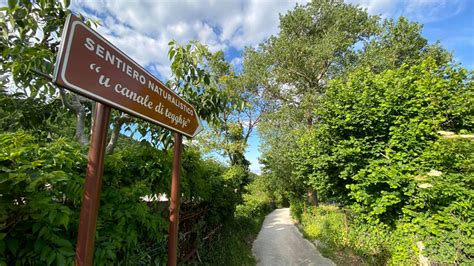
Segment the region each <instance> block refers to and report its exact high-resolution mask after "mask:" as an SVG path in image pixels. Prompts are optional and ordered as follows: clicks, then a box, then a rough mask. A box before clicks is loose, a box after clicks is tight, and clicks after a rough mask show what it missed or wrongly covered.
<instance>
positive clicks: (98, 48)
mask: <svg viewBox="0 0 474 266" xmlns="http://www.w3.org/2000/svg"><path fill="white" fill-rule="evenodd" d="M84 46H85V47H86V48H87V50H89V51H91V52H94V53H95V54H96V55H97V56H98V57H100V58H102V59H104V60H105V61H106V62H108V63H110V64H111V65H113V66H115V67H117V69H120V70H122V72H123V73H125V74H127V75H128V76H130V77H131V78H133V79H134V80H136V81H138V82H140V83H141V84H142V85H145V84H146V78H145V76H144V75H142V74H141V73H140V72H138V71H137V70H136V69H134V68H133V67H132V66H130V65H128V64H127V63H125V62H124V61H122V60H121V59H120V58H119V57H118V56H116V55H115V54H114V53H112V52H111V51H109V50H106V49H105V48H104V47H103V46H102V45H100V44H98V43H95V42H94V40H92V39H91V38H89V37H87V38H86V41H85V42H84Z"/></svg>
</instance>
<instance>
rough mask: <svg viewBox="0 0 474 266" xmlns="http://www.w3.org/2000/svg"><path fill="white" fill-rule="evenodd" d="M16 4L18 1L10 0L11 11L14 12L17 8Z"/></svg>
mask: <svg viewBox="0 0 474 266" xmlns="http://www.w3.org/2000/svg"><path fill="white" fill-rule="evenodd" d="M16 4H17V0H8V8H9V9H10V11H12V10H13V9H14V8H15V7H16Z"/></svg>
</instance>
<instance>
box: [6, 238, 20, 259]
mask: <svg viewBox="0 0 474 266" xmlns="http://www.w3.org/2000/svg"><path fill="white" fill-rule="evenodd" d="M19 246H20V241H18V239H10V240H7V248H8V249H9V250H10V252H11V253H12V254H13V255H15V254H16V252H17V251H18V247H19Z"/></svg>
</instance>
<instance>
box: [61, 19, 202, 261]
mask: <svg viewBox="0 0 474 266" xmlns="http://www.w3.org/2000/svg"><path fill="white" fill-rule="evenodd" d="M53 82H55V83H56V84H58V85H59V86H61V87H64V88H67V89H69V90H71V91H74V92H77V93H79V94H81V95H83V96H85V97H87V98H91V99H93V100H96V101H97V102H98V103H97V113H96V116H95V120H94V125H93V128H92V136H91V144H90V147H89V157H88V164H87V174H86V180H85V188H84V197H83V203H82V207H81V216H80V222H79V232H78V238H77V246H76V264H77V265H92V260H93V252H94V238H95V230H96V222H97V215H98V210H99V203H100V188H101V180H102V174H103V170H104V155H105V143H106V139H107V129H108V126H109V118H110V111H111V108H110V107H113V108H116V109H119V110H121V111H123V112H126V113H128V114H130V115H133V116H136V117H139V118H142V119H145V120H147V121H149V122H151V123H154V124H157V125H160V126H163V127H165V128H167V129H169V130H172V131H174V132H175V144H174V159H173V175H172V189H171V194H170V195H171V205H170V233H169V240H168V242H169V244H168V247H169V252H168V255H169V259H168V265H176V253H177V234H178V223H179V204H180V203H179V194H180V192H179V174H180V172H179V170H180V167H181V149H182V147H181V146H182V135H185V136H188V137H194V136H195V135H196V134H197V133H199V131H200V129H201V128H202V127H201V122H200V120H199V118H198V115H197V113H196V111H195V109H194V107H193V106H192V105H191V104H189V103H188V102H186V101H185V100H183V99H182V98H181V97H180V96H179V95H177V94H176V93H175V92H173V91H172V90H170V89H169V88H167V87H166V86H165V85H164V84H163V83H162V82H161V81H159V80H158V79H157V78H155V77H154V76H153V75H151V74H150V73H149V72H148V71H146V70H145V69H144V68H143V67H141V66H140V65H139V64H137V63H136V62H135V61H133V60H132V59H131V58H130V57H128V56H127V55H125V54H124V53H123V52H122V51H120V50H119V49H117V48H116V47H115V46H113V45H112V44H111V43H110V42H108V41H107V40H106V39H104V38H103V37H102V36H100V35H99V34H98V33H97V32H95V31H94V30H92V29H91V28H89V27H88V26H87V25H86V24H84V23H83V22H82V21H80V20H79V19H78V18H77V17H75V16H73V15H70V16H69V17H68V18H67V21H66V24H65V26H64V29H63V34H62V38H61V47H60V50H59V55H58V59H57V62H56V68H55V71H54V77H53Z"/></svg>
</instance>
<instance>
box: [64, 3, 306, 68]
mask: <svg viewBox="0 0 474 266" xmlns="http://www.w3.org/2000/svg"><path fill="white" fill-rule="evenodd" d="M306 1H307V0H302V1H298V2H306ZM296 2H297V0H278V1H271V0H260V1H259V0H249V1H233V0H223V1H217V0H205V1H195V0H183V1H151V0H145V1H140V2H133V1H117V0H78V1H75V2H73V5H72V7H71V8H72V9H73V10H75V11H78V12H81V13H84V14H86V15H88V16H90V17H92V18H98V19H100V20H101V21H102V26H101V27H99V29H98V31H99V32H100V33H101V34H103V35H104V36H105V37H106V38H107V39H109V40H110V41H111V42H112V43H114V44H115V45H116V46H117V47H119V48H120V49H122V50H123V51H124V52H125V53H127V54H128V55H130V56H131V57H132V58H133V59H135V60H136V61H137V62H138V63H140V64H143V65H145V66H150V65H155V66H154V69H156V70H158V71H160V74H161V76H163V77H168V76H169V70H168V71H166V67H167V66H169V61H168V59H167V51H168V46H167V43H168V42H169V41H170V40H172V39H176V40H177V41H178V42H181V43H183V42H187V41H190V40H199V41H201V42H202V43H205V44H207V45H208V46H209V48H210V49H211V51H217V50H226V49H228V48H230V47H232V48H234V49H236V50H237V51H239V50H241V49H243V48H244V47H245V46H256V45H257V44H259V43H261V42H262V41H264V40H265V39H266V38H268V37H269V36H270V35H272V34H276V33H277V32H278V16H279V13H285V12H286V11H287V10H289V9H291V8H293V7H294V6H295V4H296ZM235 63H237V62H235Z"/></svg>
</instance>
